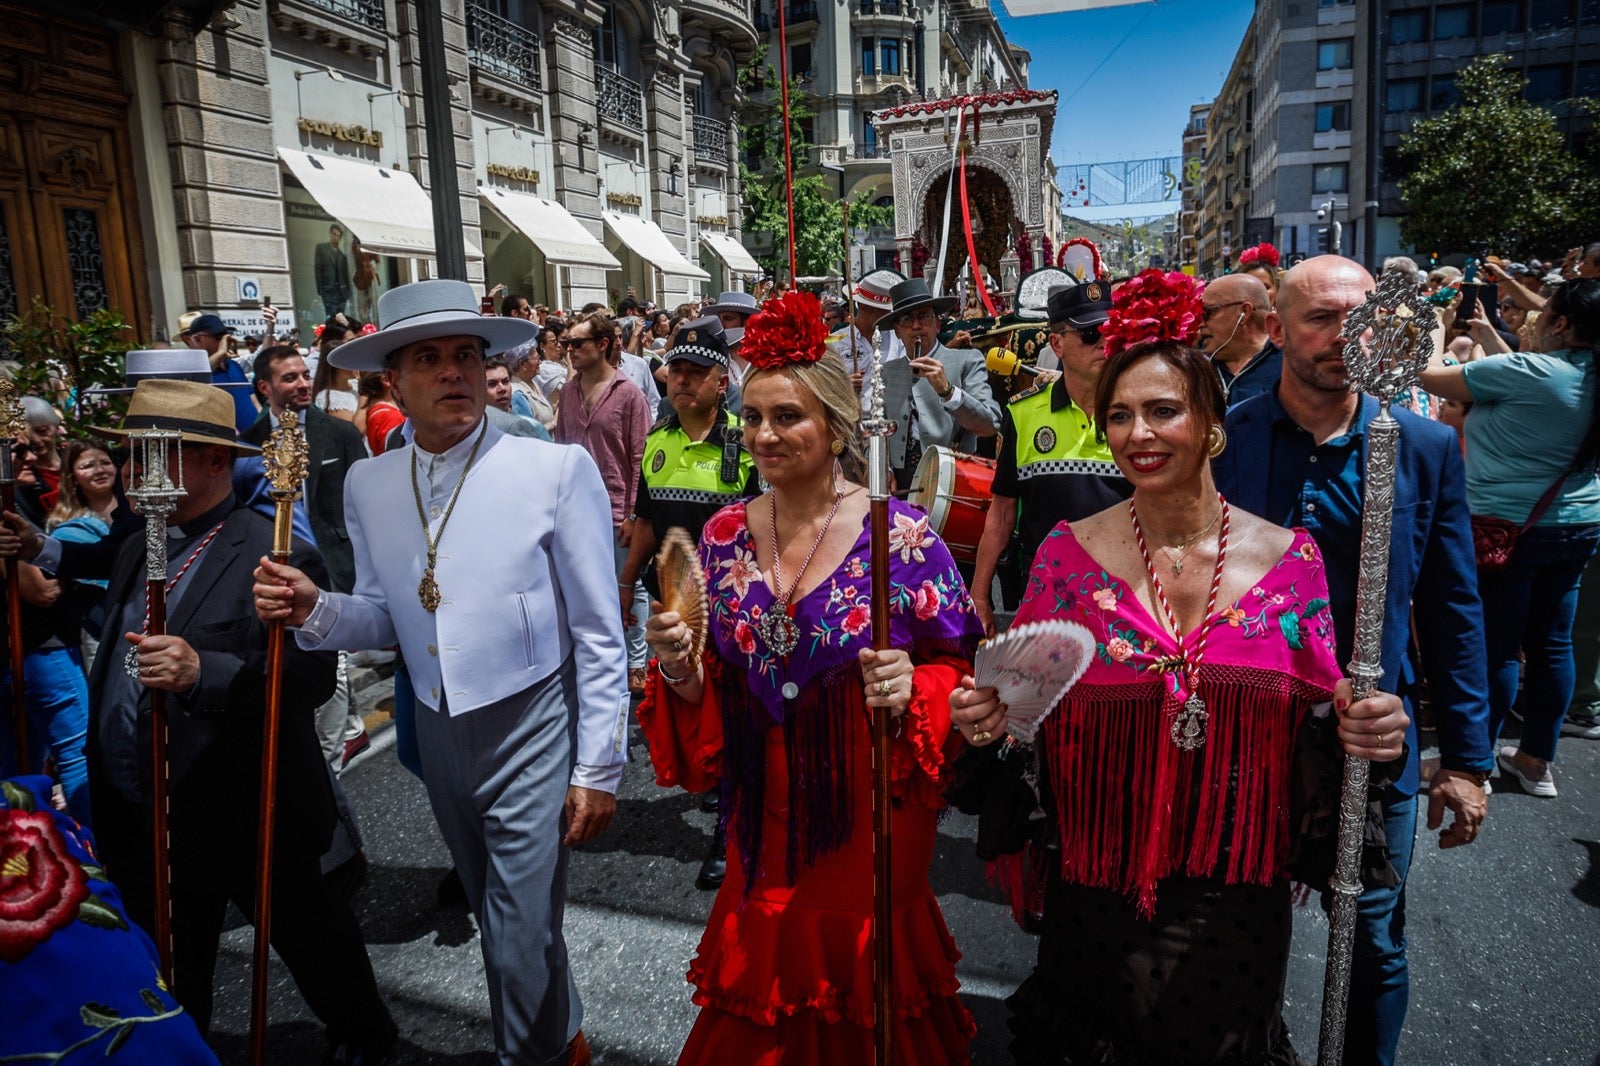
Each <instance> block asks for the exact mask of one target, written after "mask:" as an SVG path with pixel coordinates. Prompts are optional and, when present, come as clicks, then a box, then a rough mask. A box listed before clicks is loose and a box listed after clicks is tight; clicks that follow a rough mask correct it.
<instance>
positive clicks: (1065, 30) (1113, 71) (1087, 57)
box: [991, 0, 1255, 220]
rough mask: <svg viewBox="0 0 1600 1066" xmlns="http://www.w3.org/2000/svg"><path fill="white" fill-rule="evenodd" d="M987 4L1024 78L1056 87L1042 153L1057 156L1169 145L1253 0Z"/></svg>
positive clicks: (1119, 212) (1114, 212) (1211, 85)
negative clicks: (1015, 13)
mask: <svg viewBox="0 0 1600 1066" xmlns="http://www.w3.org/2000/svg"><path fill="white" fill-rule="evenodd" d="M991 6H992V7H993V9H994V12H995V15H996V17H998V18H999V20H1000V24H1001V26H1002V27H1004V29H1005V32H1006V37H1007V38H1008V39H1009V40H1011V41H1014V42H1016V43H1018V44H1021V45H1022V46H1023V47H1024V48H1026V49H1028V51H1029V52H1031V53H1032V55H1033V64H1032V66H1031V67H1030V69H1029V78H1028V83H1029V86H1030V87H1031V88H1034V89H1055V90H1056V91H1057V92H1059V93H1060V94H1061V99H1060V102H1059V104H1058V109H1057V111H1056V128H1055V134H1054V138H1053V140H1052V142H1051V153H1050V154H1051V155H1052V156H1053V157H1054V158H1055V161H1056V164H1057V165H1058V166H1067V165H1070V164H1073V163H1099V162H1105V161H1109V160H1116V159H1145V158H1149V157H1151V156H1163V155H1177V154H1178V151H1179V148H1180V147H1181V143H1182V142H1181V138H1182V134H1183V126H1184V123H1186V122H1187V121H1188V120H1189V105H1190V104H1196V103H1201V102H1202V101H1205V100H1210V99H1211V98H1212V97H1214V96H1216V94H1217V90H1219V89H1220V88H1221V87H1222V79H1223V78H1225V77H1226V76H1227V74H1228V67H1229V66H1230V65H1231V64H1232V63H1233V56H1234V53H1235V52H1236V51H1237V50H1238V48H1239V41H1240V39H1241V38H1242V37H1243V36H1244V31H1245V27H1246V26H1247V25H1249V23H1250V16H1251V13H1252V12H1253V11H1254V9H1255V5H1254V3H1253V0H1164V2H1162V3H1146V4H1130V5H1128V6H1125V7H1107V8H1099V9H1096V10H1092V11H1076V12H1067V13H1063V14H1059V15H1030V16H1028V17H1027V18H1020V19H1014V18H1011V17H1010V16H1009V15H1007V14H1006V13H1005V8H1004V7H1003V6H1002V4H1001V3H1000V0H991ZM1124 38H1126V39H1124ZM1118 42H1121V46H1120V47H1118ZM1113 50H1115V51H1114V52H1113ZM1108 56H1109V57H1110V58H1109V59H1108V58H1107V57H1108ZM1102 63H1104V65H1103V66H1101V64H1102ZM1096 67H1099V68H1100V69H1099V70H1098V71H1096V70H1095V68H1096ZM1162 210H1163V208H1162V207H1161V205H1154V206H1151V207H1147V208H1142V209H1139V208H1134V209H1129V208H1123V207H1115V208H1100V209H1092V208H1089V209H1080V210H1078V211H1074V212H1073V213H1074V214H1077V215H1079V216H1080V217H1086V218H1093V219H1097V220H1098V219H1103V218H1122V217H1124V216H1126V215H1130V214H1132V215H1135V216H1137V215H1145V214H1159V213H1161V211H1162Z"/></svg>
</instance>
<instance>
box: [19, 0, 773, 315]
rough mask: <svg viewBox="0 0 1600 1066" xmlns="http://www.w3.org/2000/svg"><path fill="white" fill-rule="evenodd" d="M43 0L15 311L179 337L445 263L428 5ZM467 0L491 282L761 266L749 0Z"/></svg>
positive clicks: (467, 61) (461, 146) (477, 275)
mask: <svg viewBox="0 0 1600 1066" xmlns="http://www.w3.org/2000/svg"><path fill="white" fill-rule="evenodd" d="M26 2H27V6H22V3H23V0H0V17H4V18H5V20H6V23H7V25H8V27H11V28H14V30H13V32H12V33H11V34H9V35H8V37H7V39H6V40H3V41H0V105H3V106H0V231H3V232H0V314H4V313H7V312H9V311H14V310H16V309H17V308H18V307H25V306H26V305H27V304H28V302H29V301H31V299H32V298H33V297H34V296H39V297H40V298H43V299H45V300H46V301H47V302H49V303H51V304H52V305H53V306H56V307H58V308H59V309H62V310H66V309H67V308H72V309H73V313H75V314H82V313H86V312H87V310H92V309H93V307H94V306H113V307H116V308H117V309H119V310H121V311H122V312H123V313H124V315H125V316H127V317H128V318H129V319H130V321H132V322H133V323H134V325H135V328H136V330H137V332H138V334H139V338H140V339H141V340H153V339H161V338H164V337H166V336H169V335H170V332H171V330H172V328H173V323H175V321H176V319H177V317H178V315H179V314H181V313H182V312H183V311H185V310H194V309H206V310H215V311H219V312H222V313H223V314H224V317H225V318H228V319H230V320H232V321H234V322H235V323H236V324H237V325H239V326H241V327H242V328H245V329H249V328H250V325H251V323H252V322H254V321H259V306H260V302H261V301H262V300H263V299H266V298H270V299H271V300H272V301H273V303H274V304H275V305H276V306H278V307H280V308H284V309H290V310H292V311H293V312H294V314H295V317H296V319H297V320H298V321H299V323H300V324H301V325H302V327H303V333H304V335H305V337H309V333H310V326H311V325H312V324H313V323H315V322H319V321H321V320H322V319H323V318H324V317H326V315H327V314H328V313H330V312H331V311H334V310H341V311H343V312H345V313H346V314H348V315H353V316H355V317H358V318H363V319H370V317H371V315H372V311H373V306H374V304H375V302H376V297H377V295H378V294H380V293H381V292H382V291H383V290H384V289H386V288H388V287H390V286H393V285H396V284H401V283H403V282H405V281H410V280H415V279H418V278H422V277H428V276H431V275H432V274H433V273H434V271H435V267H434V246H433V241H434V234H433V223H432V206H431V201H430V199H429V190H430V188H431V187H432V186H433V181H432V180H431V165H432V161H431V160H430V159H429V155H428V145H427V140H428V138H427V130H426V127H425V124H424V112H425V108H424V106H423V101H422V98H421V86H422V68H421V58H420V57H421V49H420V43H419V39H418V32H417V31H418V25H417V20H418V17H419V15H418V5H417V4H416V3H415V0H236V2H234V3H231V4H225V5H223V4H210V5H203V4H202V5H199V7H198V9H196V5H194V4H193V3H190V4H182V5H180V4H171V5H168V6H166V7H165V8H164V9H160V10H151V11H149V12H146V11H145V10H144V9H146V8H152V9H153V8H154V5H151V4H142V5H141V4H129V5H127V6H128V8H129V9H130V11H131V10H132V9H135V8H137V9H139V11H140V15H139V17H138V18H133V17H131V16H128V17H124V18H122V19H121V20H118V19H117V18H115V17H112V18H109V19H108V18H107V17H106V16H105V14H104V12H105V11H107V10H109V9H110V8H111V7H112V6H114V5H105V4H83V5H75V4H74V3H72V2H70V0H68V2H66V3H58V4H53V5H45V4H42V3H40V4H37V5H36V4H34V3H33V0H26ZM78 7H81V8H83V10H76V8H78ZM442 8H443V17H442V23H441V29H442V34H443V39H444V44H445V65H446V74H447V80H448V83H449V92H450V101H449V115H450V122H451V129H452V132H453V134H454V137H453V141H454V150H455V167H456V179H457V185H458V187H459V190H460V204H459V207H460V214H461V218H462V235H461V236H462V239H463V240H464V243H465V246H466V253H467V261H468V280H470V281H472V282H474V283H475V284H481V285H483V287H484V288H485V289H488V288H490V287H492V286H495V285H504V286H506V288H507V290H508V291H512V292H519V293H522V294H525V295H528V296H529V297H530V298H532V299H533V300H534V301H535V302H540V303H546V304H548V305H551V306H562V307H575V306H579V305H581V304H583V303H586V302H588V301H591V300H597V301H603V302H608V303H614V302H615V300H616V299H617V298H619V297H620V296H621V295H623V294H625V293H626V292H627V291H628V289H629V287H630V286H631V287H632V288H633V289H634V290H635V291H636V292H637V293H638V294H639V295H640V296H642V297H648V298H651V299H654V300H655V301H656V302H657V303H659V304H662V305H664V306H668V307H670V306H672V305H673V304H675V303H677V302H680V301H681V300H683V299H686V298H688V297H689V296H690V295H694V294H699V293H701V292H704V291H717V290H718V289H720V288H724V287H727V288H737V287H742V285H743V282H744V281H745V280H746V279H747V278H748V276H749V274H750V273H751V272H752V271H754V270H755V269H756V268H755V264H754V263H753V261H750V260H749V257H748V256H747V255H744V254H743V250H742V248H741V247H740V245H739V223H738V220H739V215H740V211H739V192H738V168H737V165H736V159H737V156H736V152H737V133H736V127H735V123H734V118H735V114H736V108H737V106H738V102H739V99H738V91H737V88H736V85H735V79H734V74H735V71H736V70H737V68H738V66H739V65H740V64H741V63H743V62H744V61H745V60H746V59H747V58H748V57H749V55H750V54H751V53H752V52H753V50H754V48H755V46H756V42H757V33H756V29H755V24H754V19H753V16H752V13H751V11H750V8H749V2H748V0H671V2H669V3H665V4H647V3H642V2H635V0H604V2H599V3H596V2H594V0H558V2H554V3H540V2H538V0H442ZM197 20H203V24H201V25H198V26H197V25H196V21H197ZM85 118H87V119H89V121H84V119H85ZM58 187H59V188H60V189H61V190H62V196H61V198H60V202H59V203H58V202H57V201H56V200H53V199H51V198H50V197H51V196H52V195H53V194H52V193H51V192H50V190H52V189H55V188H58ZM63 211H67V212H68V214H62V212H63ZM74 211H75V212H77V213H76V214H72V213H71V212H74ZM97 271H98V274H99V277H98V278H96V277H95V275H96V272H97ZM303 339H304V338H303Z"/></svg>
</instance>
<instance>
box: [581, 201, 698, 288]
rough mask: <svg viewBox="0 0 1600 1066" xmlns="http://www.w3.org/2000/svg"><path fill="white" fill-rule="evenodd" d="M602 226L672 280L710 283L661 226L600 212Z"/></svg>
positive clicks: (635, 217) (647, 220) (648, 221)
mask: <svg viewBox="0 0 1600 1066" xmlns="http://www.w3.org/2000/svg"><path fill="white" fill-rule="evenodd" d="M604 218H605V220H606V225H607V226H610V227H611V232H612V233H614V234H616V235H617V240H619V241H621V242H622V243H623V244H625V245H627V246H628V248H629V249H630V250H631V251H632V252H633V254H635V255H637V256H638V257H639V258H640V259H643V260H644V261H645V262H647V263H650V264H653V265H654V266H655V267H656V269H658V270H660V271H661V273H663V274H670V275H672V276H673V277H680V278H695V279H697V280H699V281H710V280H711V275H710V274H707V273H706V272H705V271H704V270H701V269H700V268H699V267H697V266H695V265H694V264H693V263H691V262H689V260H687V259H685V258H684V257H683V253H682V252H680V251H678V249H676V248H674V247H673V245H672V241H671V239H670V238H668V237H667V235H666V233H665V232H663V231H662V229H661V227H660V226H658V225H656V224H655V223H654V222H652V221H650V220H649V219H647V218H640V217H639V216H638V215H620V214H618V213H617V212H615V211H607V212H605V213H604Z"/></svg>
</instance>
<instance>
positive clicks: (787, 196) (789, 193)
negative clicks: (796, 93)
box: [778, 0, 800, 286]
mask: <svg viewBox="0 0 1600 1066" xmlns="http://www.w3.org/2000/svg"><path fill="white" fill-rule="evenodd" d="M787 4H788V0H778V76H779V77H780V78H782V79H783V196H784V200H785V201H786V202H787V203H788V212H789V214H788V218H789V284H790V285H791V286H793V285H794V283H795V280H794V279H795V278H798V277H799V276H800V270H799V267H798V260H797V259H796V257H795V251H794V138H793V137H792V136H791V134H790V130H789V19H788V13H787V11H786V10H785V7H786V5H787Z"/></svg>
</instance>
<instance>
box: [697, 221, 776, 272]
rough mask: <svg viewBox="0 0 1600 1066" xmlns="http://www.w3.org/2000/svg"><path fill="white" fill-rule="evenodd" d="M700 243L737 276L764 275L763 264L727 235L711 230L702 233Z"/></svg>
mask: <svg viewBox="0 0 1600 1066" xmlns="http://www.w3.org/2000/svg"><path fill="white" fill-rule="evenodd" d="M700 243H701V244H704V245H705V246H707V247H708V248H710V249H711V252H712V254H713V255H715V256H716V257H717V258H718V259H720V260H722V261H723V262H724V263H725V264H727V267H728V269H729V270H731V271H733V272H734V273H735V274H764V273H766V271H764V270H762V269H761V264H760V263H758V262H756V261H755V257H754V256H752V255H751V254H750V253H749V252H748V251H747V250H746V249H745V246H744V245H742V244H740V243H739V242H738V241H736V240H734V239H733V238H732V237H730V236H728V235H727V234H726V233H712V232H711V231H709V230H701V231H700Z"/></svg>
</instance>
